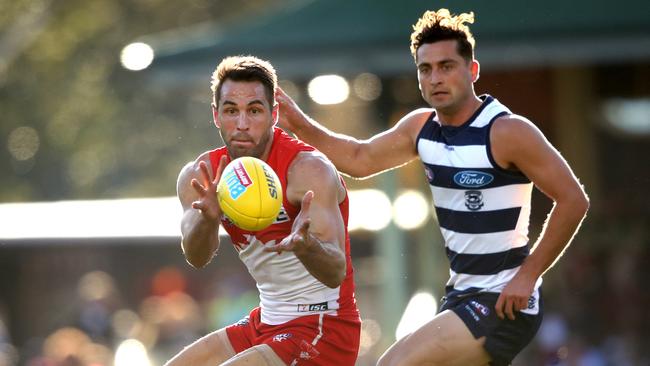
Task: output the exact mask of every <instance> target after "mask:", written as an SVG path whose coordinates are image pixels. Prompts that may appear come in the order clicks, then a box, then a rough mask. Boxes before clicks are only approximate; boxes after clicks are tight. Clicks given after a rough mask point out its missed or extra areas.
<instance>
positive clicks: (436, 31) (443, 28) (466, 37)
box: [411, 8, 475, 61]
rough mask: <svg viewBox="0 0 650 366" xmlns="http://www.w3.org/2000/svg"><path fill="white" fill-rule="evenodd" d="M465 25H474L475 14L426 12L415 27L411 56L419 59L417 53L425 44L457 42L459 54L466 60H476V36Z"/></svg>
mask: <svg viewBox="0 0 650 366" xmlns="http://www.w3.org/2000/svg"><path fill="white" fill-rule="evenodd" d="M465 23H474V12H469V13H462V14H460V15H452V14H451V13H449V10H447V9H444V8H443V9H440V10H438V11H437V12H435V11H426V12H424V14H423V15H422V17H421V18H420V19H418V22H417V23H416V24H415V25H413V33H411V54H412V55H413V58H414V59H417V51H418V48H420V46H422V45H423V44H425V43H434V42H438V41H446V40H456V41H457V45H458V48H457V49H458V54H459V55H461V57H463V58H464V59H465V60H467V61H471V60H473V59H474V44H475V42H474V36H472V32H470V30H469V27H468V26H467V25H465Z"/></svg>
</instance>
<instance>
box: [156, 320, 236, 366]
mask: <svg viewBox="0 0 650 366" xmlns="http://www.w3.org/2000/svg"><path fill="white" fill-rule="evenodd" d="M234 355H235V351H234V350H233V348H232V345H231V344H230V341H229V340H228V336H227V335H226V329H225V328H224V329H219V330H217V331H214V332H212V333H210V334H208V335H206V336H204V337H202V338H200V339H199V340H197V341H196V342H194V343H192V344H190V345H189V346H187V347H185V348H184V349H183V350H182V351H181V352H179V353H178V354H177V355H176V356H174V357H173V358H172V359H171V360H169V361H167V363H166V364H165V366H183V365H197V366H202V365H205V366H208V365H209V366H215V365H219V364H221V363H222V362H224V361H226V360H228V359H230V358H231V357H233V356H234Z"/></svg>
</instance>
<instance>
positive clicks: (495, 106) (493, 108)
mask: <svg viewBox="0 0 650 366" xmlns="http://www.w3.org/2000/svg"><path fill="white" fill-rule="evenodd" d="M502 112H506V113H512V112H510V110H509V109H508V107H506V106H504V105H503V104H501V103H500V102H499V101H498V100H496V99H494V100H492V102H491V103H490V104H488V105H487V106H485V108H483V110H482V111H481V114H480V115H479V116H478V118H476V119H475V120H474V121H472V123H471V124H470V126H472V127H479V128H480V127H483V126H485V125H487V124H488V123H490V121H491V120H492V119H493V118H494V116H496V115H497V114H499V113H502ZM434 120H435V121H438V122H439V121H440V120H439V119H438V115H436V117H435V118H434Z"/></svg>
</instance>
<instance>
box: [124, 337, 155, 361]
mask: <svg viewBox="0 0 650 366" xmlns="http://www.w3.org/2000/svg"><path fill="white" fill-rule="evenodd" d="M150 365H151V361H150V360H149V355H148V354H147V349H146V348H145V347H144V345H143V344H142V343H141V342H140V341H138V340H137V339H127V340H125V341H123V342H122V343H120V345H119V346H118V347H117V351H116V352H115V366H150Z"/></svg>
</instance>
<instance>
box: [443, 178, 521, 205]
mask: <svg viewBox="0 0 650 366" xmlns="http://www.w3.org/2000/svg"><path fill="white" fill-rule="evenodd" d="M459 188H460V187H459ZM532 188H533V185H532V183H523V184H511V185H507V186H501V187H494V188H487V189H480V188H479V189H480V191H481V194H482V195H483V201H482V202H483V207H482V208H481V210H480V211H479V212H484V211H494V210H502V209H506V208H513V207H519V205H520V204H521V203H522V202H530V196H531V194H532V191H533V189H532ZM468 190H472V189H471V188H461V189H452V188H442V187H434V186H431V193H432V194H433V197H434V205H435V206H436V207H442V208H446V209H449V210H454V211H471V210H470V209H469V208H467V206H465V191H468ZM522 211H523V210H522Z"/></svg>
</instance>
